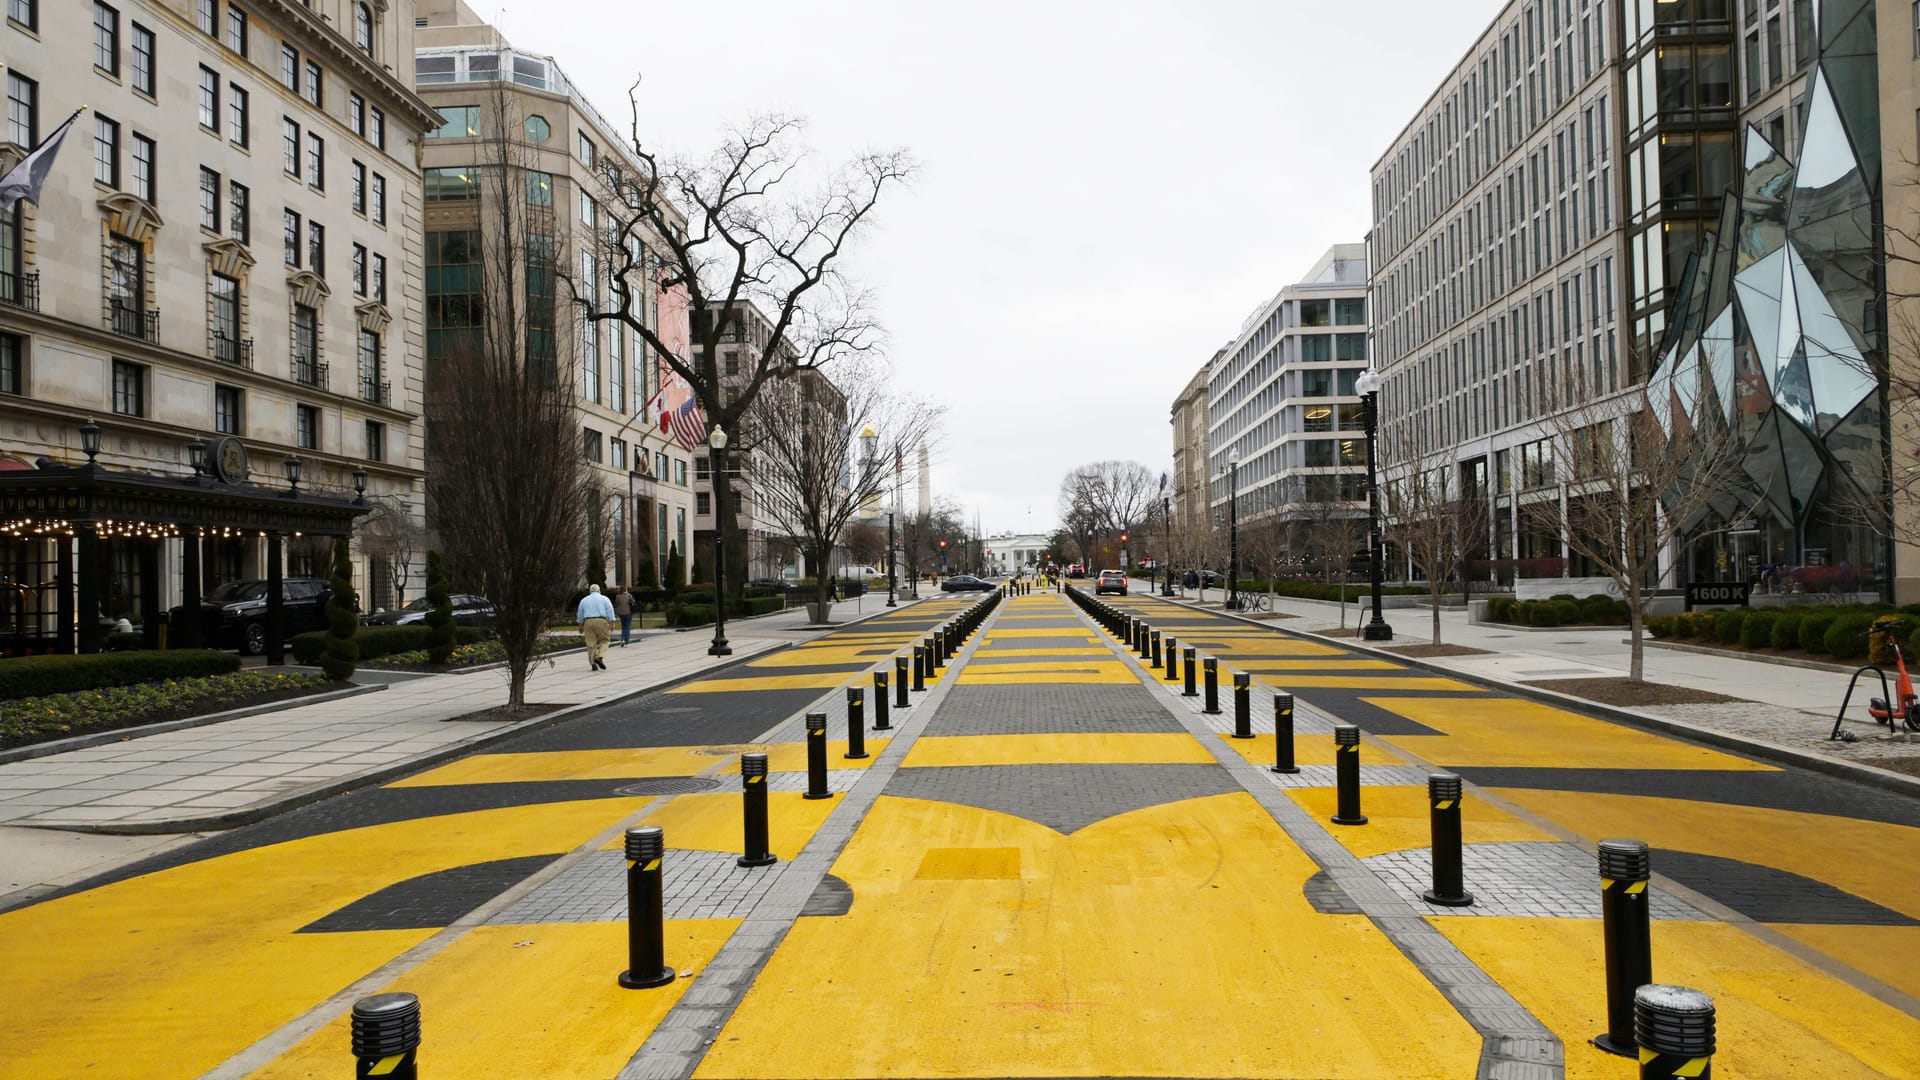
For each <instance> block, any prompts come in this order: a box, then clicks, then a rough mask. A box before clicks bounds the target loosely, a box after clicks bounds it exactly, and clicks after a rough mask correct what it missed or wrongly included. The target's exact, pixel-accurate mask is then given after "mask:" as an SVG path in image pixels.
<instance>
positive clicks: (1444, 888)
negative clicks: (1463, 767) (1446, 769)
mask: <svg viewBox="0 0 1920 1080" xmlns="http://www.w3.org/2000/svg"><path fill="white" fill-rule="evenodd" d="M1462 790H1463V788H1462V785H1461V783H1460V778H1459V777H1457V776H1454V775H1453V774H1451V773H1434V774H1433V775H1432V776H1429V777H1427V808H1428V816H1429V818H1430V820H1431V821H1432V825H1433V830H1432V831H1433V888H1431V889H1428V890H1427V891H1426V892H1423V893H1421V894H1420V898H1421V899H1422V900H1425V901H1426V902H1427V903H1429V904H1440V905H1442V906H1443V907H1467V906H1469V905H1471V904H1472V903H1473V894H1472V893H1470V892H1468V891H1467V888H1466V883H1465V875H1464V872H1463V871H1462V869H1461V866H1460V795H1461V791H1462Z"/></svg>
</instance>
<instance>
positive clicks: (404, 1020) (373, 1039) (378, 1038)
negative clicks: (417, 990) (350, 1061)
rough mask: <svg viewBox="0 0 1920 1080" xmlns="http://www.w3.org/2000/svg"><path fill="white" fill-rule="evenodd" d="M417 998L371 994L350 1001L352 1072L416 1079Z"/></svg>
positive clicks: (418, 1069)
mask: <svg viewBox="0 0 1920 1080" xmlns="http://www.w3.org/2000/svg"><path fill="white" fill-rule="evenodd" d="M419 1052H420V999H419V998H418V997H415V996H414V995H412V994H405V993H401V994H374V995H372V996H371V997H363V998H361V999H360V1000H359V1001H356V1002H354V1003H353V1056H354V1058H355V1059H356V1061H355V1064H354V1069H353V1075H354V1076H355V1077H356V1078H364V1077H369V1076H380V1077H387V1078H389V1080H417V1078H418V1077H419V1075H420V1065H419V1061H418V1055H419Z"/></svg>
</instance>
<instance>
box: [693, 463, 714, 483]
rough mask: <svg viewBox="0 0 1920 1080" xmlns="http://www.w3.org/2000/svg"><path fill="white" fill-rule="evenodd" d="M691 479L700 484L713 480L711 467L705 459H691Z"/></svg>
mask: <svg viewBox="0 0 1920 1080" xmlns="http://www.w3.org/2000/svg"><path fill="white" fill-rule="evenodd" d="M693 478H694V480H695V481H696V482H698V483H702V484H704V483H706V482H708V481H709V480H712V479H713V466H711V465H709V464H708V463H707V459H706V458H704V457H697V458H694V459H693Z"/></svg>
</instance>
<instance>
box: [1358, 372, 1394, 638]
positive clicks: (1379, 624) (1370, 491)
mask: <svg viewBox="0 0 1920 1080" xmlns="http://www.w3.org/2000/svg"><path fill="white" fill-rule="evenodd" d="M1353 388H1354V390H1356V391H1358V392H1359V394H1360V419H1361V422H1362V423H1363V424H1364V425H1365V427H1366V431H1367V582H1368V584H1369V586H1370V587H1371V588H1372V590H1373V615H1372V616H1371V617H1370V618H1368V620H1367V625H1366V626H1364V627H1362V628H1361V631H1360V636H1361V638H1362V639H1363V640H1366V641H1392V640H1393V627H1391V626H1388V625H1387V620H1386V619H1384V618H1382V617H1381V615H1380V571H1381V563H1382V561H1383V558H1384V556H1385V554H1386V544H1385V543H1384V542H1382V540H1381V537H1380V476H1379V472H1378V469H1379V466H1378V465H1377V463H1376V461H1375V458H1374V442H1375V439H1376V437H1377V432H1378V430H1379V423H1380V413H1379V398H1380V373H1379V372H1377V371H1375V370H1373V369H1372V368H1371V367H1369V368H1368V369H1367V370H1366V371H1364V372H1362V373H1361V375H1360V377H1359V378H1358V379H1355V380H1354V383H1353Z"/></svg>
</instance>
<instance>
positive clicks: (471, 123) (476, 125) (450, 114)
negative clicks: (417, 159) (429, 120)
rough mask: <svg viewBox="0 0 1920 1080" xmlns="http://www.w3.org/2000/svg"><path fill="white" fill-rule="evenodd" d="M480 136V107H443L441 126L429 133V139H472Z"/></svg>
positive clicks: (441, 109)
mask: <svg viewBox="0 0 1920 1080" xmlns="http://www.w3.org/2000/svg"><path fill="white" fill-rule="evenodd" d="M479 134H480V106H478V105H442V106H441V107H440V126H439V127H437V128H432V129H430V130H429V131H428V132H427V138H429V139H472V138H477V137H478V136H479Z"/></svg>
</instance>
